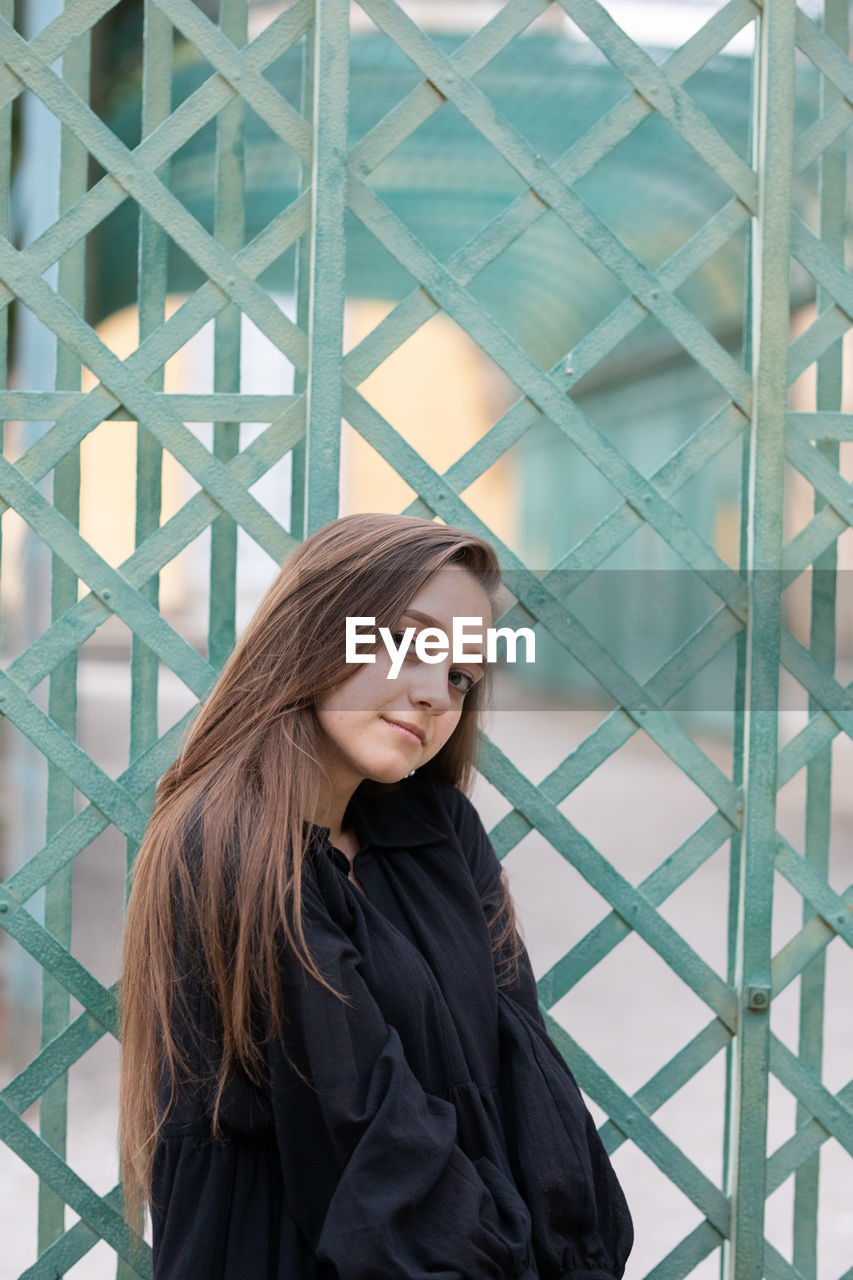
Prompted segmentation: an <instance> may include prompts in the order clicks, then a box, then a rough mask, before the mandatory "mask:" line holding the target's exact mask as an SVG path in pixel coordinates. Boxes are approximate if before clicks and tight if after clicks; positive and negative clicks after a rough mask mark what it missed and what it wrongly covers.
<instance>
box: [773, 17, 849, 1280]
mask: <svg viewBox="0 0 853 1280" xmlns="http://www.w3.org/2000/svg"><path fill="white" fill-rule="evenodd" d="M824 27H825V32H826V37H827V38H828V39H829V40H832V41H833V42H834V43H835V44H836V45H838V46H839V47H840V48H841V49H842V50H844V51H845V53H846V51H847V49H848V47H849V35H850V32H849V13H848V5H847V3H846V0H842V2H841V3H839V0H825V4H824ZM822 43H825V41H824V42H822ZM840 98H841V93H840V90H839V89H838V88H837V87H836V86H835V84H834V83H833V82H832V81H831V80H830V79H829V78H828V77H827V76H824V77H823V78H822V80H821V103H820V107H821V116H826V115H827V114H828V113H829V112H831V111H832V110H833V109H834V108H836V107H839V106H840ZM845 114H847V113H846V112H845ZM819 165H820V167H819V171H818V199H819V204H820V238H821V242H822V244H823V245H824V246H825V248H826V250H828V251H829V252H830V253H831V254H833V255H834V256H835V257H836V258H838V259H839V260H840V261H841V263H842V264H843V262H844V240H845V222H846V219H845V206H846V180H847V173H846V145H845V142H844V141H843V140H842V141H841V143H835V144H834V145H830V146H829V147H827V149H826V150H825V151H824V152H823V153H822V155H821V157H820V161H819ZM812 256H814V255H812ZM825 274H826V273H823V272H821V276H823V278H825ZM836 283H837V280H836V279H835V278H833V279H832V285H833V286H834V285H835V284H836ZM837 301H839V299H836V297H835V296H834V292H830V291H829V290H828V289H827V288H826V286H825V285H824V284H823V283H822V282H820V283H819V284H818V293H817V314H818V315H819V316H820V315H822V314H823V313H824V312H825V311H826V310H827V309H828V308H829V307H831V306H832V305H833V304H834V303H836V302H837ZM842 387H843V352H842V343H841V341H840V340H839V341H837V342H836V343H835V345H834V346H833V347H831V348H830V349H829V350H828V351H827V352H826V353H825V354H824V355H823V356H822V357H821V359H820V360H819V362H818V366H817V388H816V409H817V412H818V413H832V412H838V411H839V410H840V409H841V407H842ZM815 448H816V449H817V450H818V451H819V453H820V454H821V456H822V457H823V458H824V459H825V460H826V461H827V463H828V464H829V465H831V466H833V467H834V468H835V469H836V470H838V468H839V462H840V447H839V444H838V443H837V441H831V440H827V439H824V440H820V441H818V443H817V444H816V445H815ZM826 505H827V502H826V499H825V497H824V496H823V494H822V493H821V492H820V490H819V489H818V488H815V490H814V511H815V515H816V516H818V515H819V514H820V512H821V511H822V510H823V508H824V507H825V506H826ZM837 560H838V555H837V541H833V542H832V543H831V544H830V545H829V546H828V547H827V548H826V549H825V550H824V551H823V552H822V553H821V554H820V555H819V556H817V557H815V560H814V571H813V574H812V602H811V626H810V632H809V635H810V650H811V653H812V655H813V656H814V658H815V660H816V661H817V662H819V663H820V664H821V665H822V666H823V667H825V668H826V670H827V671H828V672H830V673H831V672H833V670H834V667H835V614H836V569H837ZM822 709H823V706H822V700H819V699H817V698H815V697H814V695H813V694H812V693H811V692H810V693H809V714H810V716H812V715H815V714H817V713H818V712H819V711H820V710H822ZM831 814H832V747H831V743H827V745H826V747H825V748H824V749H823V751H821V752H820V754H817V755H814V756H812V757H811V759H810V760H809V762H808V765H807V767H806V830H805V861H806V864H807V865H808V867H809V869H812V870H814V871H815V873H816V874H817V875H818V876H820V877H821V878H822V880H823V881H824V882H825V880H826V878H827V877H828V873H829V838H830V824H831ZM815 905H816V904H815V903H814V902H813V901H810V900H809V898H808V897H806V896H805V895H804V897H803V925H804V926H806V925H808V923H809V921H810V919H812V917H813V915H814V910H813V908H814V907H815ZM847 914H848V913H847V912H846V910H845V911H844V913H843V914H842V913H841V912H838V911H836V913H835V921H834V922H835V923H836V924H838V923H839V922H841V921H844V916H846V915H847ZM851 919H853V917H851ZM825 977H826V952H825V950H824V949H821V950H820V951H819V952H818V954H817V955H816V956H815V957H814V958H813V959H812V960H811V962H810V963H809V964H808V965H807V966H806V968H805V969H804V970H803V972H802V976H801V978H800V1018H799V1046H798V1049H799V1058H800V1063H801V1064H802V1067H803V1068H805V1069H806V1070H809V1069H810V1070H811V1072H813V1073H814V1075H815V1076H817V1077H818V1078H819V1077H820V1074H821V1069H822V1064H823V1031H824V1027H823V1021H824V988H825ZM774 1047H775V1044H774ZM771 1054H772V1051H771ZM777 1056H778V1050H777ZM772 1065H773V1058H772V1056H771V1066H772ZM811 1114H812V1113H811V1109H810V1107H809V1106H808V1105H806V1103H805V1102H804V1101H802V1100H801V1099H800V1097H799V1096H798V1098H797V1114H796V1124H797V1129H798V1130H800V1129H801V1128H802V1126H803V1125H804V1124H806V1123H807V1122H808V1121H809V1120H810V1119H811ZM815 1114H816V1115H817V1114H818V1113H817V1112H815ZM836 1136H837V1134H836ZM819 1204H820V1148H818V1149H817V1150H816V1151H815V1152H814V1154H812V1155H810V1156H809V1157H808V1159H807V1160H805V1161H803V1163H802V1164H800V1165H799V1166H798V1168H797V1171H796V1174H795V1177H794V1223H793V1255H792V1260H793V1264H794V1266H795V1267H796V1268H797V1269H798V1270H799V1271H800V1272H802V1274H803V1276H805V1277H806V1280H817V1260H818V1220H819Z"/></svg>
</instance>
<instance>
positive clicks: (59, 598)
mask: <svg viewBox="0 0 853 1280" xmlns="http://www.w3.org/2000/svg"><path fill="white" fill-rule="evenodd" d="M89 44H90V40H89V33H88V32H86V33H84V34H83V35H81V36H78V38H77V39H76V40H74V41H73V42H72V43H71V44H70V45H69V46H68V48H67V49H66V50H65V53H64V54H63V58H62V74H63V78H64V79H65V81H66V82H67V83H68V85H69V86H70V87H71V88H73V90H74V92H75V93H77V94H79V95H80V97H81V98H83V99H84V100H85V101H88V97H89V65H90V52H89ZM88 159H89V157H88V154H87V152H86V149H85V147H83V146H81V145H80V143H79V142H78V140H77V138H76V137H75V136H74V134H73V133H72V132H71V130H69V129H68V128H63V129H62V133H61V141H60V160H59V211H60V214H61V213H63V212H64V211H65V210H66V209H68V208H70V206H71V205H72V204H73V203H74V202H75V200H77V199H79V197H80V196H81V195H82V193H83V192H84V191H85V190H86V186H87V176H88ZM57 287H58V291H59V293H60V294H61V295H62V297H64V298H66V299H67V300H68V302H69V303H70V304H71V306H73V307H74V308H75V309H76V310H78V311H82V309H83V306H84V300H85V252H84V243H83V242H80V243H78V244H76V245H74V246H73V247H72V248H71V249H70V250H69V251H68V253H66V254H65V256H64V257H63V258H62V259H61V260H60V262H59V273H58V284H57ZM80 370H81V366H80V361H79V359H78V358H77V357H76V355H75V354H74V352H73V351H71V350H69V349H68V348H67V347H66V346H65V345H64V344H63V343H62V342H59V344H58V346H57V353H56V372H55V382H56V389H57V390H58V391H59V390H62V389H64V388H70V389H72V390H74V389H77V388H79V386H80ZM53 505H54V507H55V508H56V510H57V511H58V512H60V513H61V514H62V515H63V516H64V517H65V519H66V520H68V521H69V522H70V523H71V524H72V525H74V526H76V525H77V524H78V522H79V515H80V453H79V449H77V448H75V449H72V450H71V451H70V452H69V453H67V454H66V455H65V457H64V458H62V459H61V460H60V461H59V462H57V464H56V467H55V468H54V473H53ZM50 596H51V598H50V613H51V621H56V619H57V618H59V617H61V616H62V615H63V614H64V613H65V611H66V610H67V609H68V608H70V607H71V605H72V604H74V602H75V601H76V599H77V575H76V574H75V573H74V570H73V569H72V568H71V567H70V566H69V565H68V564H67V563H66V561H65V559H64V558H63V556H62V555H61V554H58V553H57V552H55V551H54V553H53V555H52V557H51V593H50ZM48 715H49V716H50V718H51V719H52V720H53V721H54V723H55V724H56V725H57V726H58V727H59V728H60V729H62V730H63V731H64V732H65V733H67V734H69V735H70V736H71V737H74V736H75V735H76V732H77V656H76V654H74V653H71V654H69V655H68V656H67V657H66V658H64V659H63V661H62V662H61V663H60V664H58V665H57V666H56V667H55V668H54V669H53V671H52V672H51V676H50V689H49V694H48ZM73 815H74V784H73V782H72V781H71V779H70V778H69V777H68V775H67V774H66V773H65V772H64V770H63V769H62V768H61V766H60V765H59V764H58V763H56V762H55V761H54V760H51V761H49V763H48V775H47V837H48V839H50V837H51V836H52V835H54V834H55V833H56V832H57V831H58V830H60V829H61V828H62V827H63V826H64V825H65V824H66V822H68V820H69V819H70V818H72V817H73ZM71 879H72V868H71V866H70V865H69V866H67V867H64V868H63V869H62V871H61V872H60V873H59V874H58V875H56V876H55V877H53V879H51V880H50V881H49V883H48V884H47V885H46V887H45V899H44V922H45V927H46V928H47V929H49V930H50V932H51V933H52V934H53V935H54V937H55V938H57V939H58V941H59V942H61V943H62V944H63V946H65V947H70V945H71V901H72V898H71ZM69 1015H70V1000H69V995H68V992H67V990H66V989H65V987H63V986H62V984H61V983H58V982H57V981H56V980H55V978H54V977H53V976H52V975H51V974H50V973H49V972H48V971H47V970H45V971H43V975H42V1026H41V1043H42V1047H44V1046H45V1045H46V1044H49V1043H50V1041H52V1040H53V1039H54V1038H55V1037H56V1036H57V1035H58V1034H59V1032H60V1031H62V1029H63V1028H64V1027H66V1026H67V1025H68V1020H69ZM67 1126H68V1076H67V1074H64V1075H62V1076H60V1077H58V1079H56V1080H55V1081H53V1082H52V1083H51V1084H50V1085H49V1086H48V1087H47V1088H46V1089H45V1091H44V1094H43V1096H42V1101H41V1105H40V1107H39V1133H40V1135H41V1137H42V1138H43V1139H44V1141H45V1142H47V1143H49V1144H50V1146H51V1147H52V1148H53V1149H54V1151H55V1152H56V1153H57V1155H60V1156H64V1155H65V1147H66V1136H67ZM64 1230H65V1204H64V1202H63V1201H62V1199H61V1197H59V1196H58V1195H57V1194H56V1192H55V1191H54V1190H53V1189H52V1188H51V1187H49V1186H48V1185H47V1184H46V1183H44V1182H42V1181H40V1182H39V1197H38V1250H39V1252H40V1253H41V1252H42V1251H43V1250H44V1249H46V1248H47V1246H48V1245H49V1244H51V1243H52V1241H54V1240H55V1239H57V1238H58V1236H60V1235H61V1234H62V1232H63V1231H64Z"/></svg>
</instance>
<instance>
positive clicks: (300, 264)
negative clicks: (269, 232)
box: [290, 26, 316, 538]
mask: <svg viewBox="0 0 853 1280" xmlns="http://www.w3.org/2000/svg"><path fill="white" fill-rule="evenodd" d="M315 57H316V32H315V29H314V27H313V26H312V27H311V28H310V29H309V30H308V31H306V33H305V38H304V40H303V42H302V65H301V81H300V85H299V105H300V109H301V111H302V114H303V115H304V116H305V119H306V120H307V121H308V122H309V124H311V125H312V137H313V116H314V59H315ZM297 181H298V190H299V194H300V195H301V196H305V194H306V193H307V192H310V190H311V165H310V164H306V163H305V161H304V160H300V162H299V175H298V179H297ZM310 198H311V197H310V195H309V199H310ZM293 296H294V299H295V301H296V323H297V325H298V326H299V329H300V330H301V331H302V332H303V333H306V334H307V333H308V329H309V324H310V314H311V236H310V234H307V233H306V234H304V235H302V236H300V238H299V243H298V245H297V246H296V253H295V254H294V255H293ZM307 387H308V369H307V367H306V368H305V369H294V371H293V390H294V393H295V394H296V395H304V394H305V393H306V391H307ZM307 462H308V442H307V439H306V438H303V439H302V440H300V441H299V443H298V444H297V445H295V446H294V448H293V452H292V453H291V462H290V532H291V533H292V534H294V535H295V536H297V537H299V538H304V537H305V534H306V525H305V498H306V474H307V473H306V466H307Z"/></svg>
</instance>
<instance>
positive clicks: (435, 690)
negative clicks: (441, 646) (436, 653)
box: [409, 662, 450, 714]
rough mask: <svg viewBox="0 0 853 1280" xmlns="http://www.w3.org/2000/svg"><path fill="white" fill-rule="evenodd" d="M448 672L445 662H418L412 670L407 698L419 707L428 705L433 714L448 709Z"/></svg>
mask: <svg viewBox="0 0 853 1280" xmlns="http://www.w3.org/2000/svg"><path fill="white" fill-rule="evenodd" d="M448 676H449V672H448V669H447V663H446V662H438V663H434V664H431V663H428V662H419V663H418V664H417V666H416V667H415V668H414V669H413V670H412V676H411V680H410V681H409V698H410V700H411V701H412V702H416V703H418V704H419V705H421V706H424V705H428V706H429V707H430V709H431V710H432V711H433V712H434V713H435V714H440V713H441V712H443V711H447V710H448V708H449V707H450V689H449V687H448V685H449V679H448Z"/></svg>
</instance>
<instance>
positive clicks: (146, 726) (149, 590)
mask: <svg viewBox="0 0 853 1280" xmlns="http://www.w3.org/2000/svg"><path fill="white" fill-rule="evenodd" d="M143 24H144V25H143V53H142V119H141V133H142V137H143V138H147V137H149V136H150V135H151V134H152V133H153V132H154V130H155V129H156V128H157V127H158V126H159V125H160V124H162V122H163V121H164V120H166V119H167V118H168V116H169V114H170V112H171V107H172V45H173V36H172V27H171V24H170V23H169V21H168V19H167V18H166V17H165V16H164V14H163V13H162V12H161V11H160V9H159V8H158V7H157V5H156V4H154V3H153V0H145V3H144V6H143ZM157 177H158V178H159V180H160V181H161V182H166V183H168V162H166V164H165V165H163V166H161V167H160V169H158V170H157ZM168 260H169V242H168V239H167V237H166V234H165V232H164V231H163V229H162V227H160V226H159V224H158V223H157V222H156V221H155V220H154V219H153V218H152V217H151V215H150V214H149V213H148V212H147V211H146V210H145V209H140V212H139V242H138V258H137V262H138V268H137V295H138V314H139V341H140V342H144V341H145V339H146V338H147V337H148V336H149V335H150V334H152V333H155V332H156V331H157V329H159V327H160V325H161V324H162V323H163V321H164V319H165V316H166V292H167V288H168ZM163 377H164V370H163V367H162V366H161V367H160V368H159V369H157V370H155V372H154V373H153V374H152V375H151V377H150V378H149V379H148V381H149V383H150V385H151V386H152V388H153V389H154V390H156V391H162V390H163V385H164V384H163ZM162 474H163V446H162V443H161V442H160V440H158V439H157V437H156V436H155V435H152V434H151V432H150V431H148V430H147V429H146V427H145V426H144V424H143V423H142V422H137V427H136V494H135V499H136V511H135V520H134V535H133V536H134V546H135V547H136V548H139V547H140V546H141V545H142V544H143V543H144V542H145V540H146V538H148V537H149V536H150V535H151V534H152V533H154V532H155V530H156V529H157V528H158V527H159V524H160V508H161V504H162V489H163V485H162ZM140 594H141V596H142V597H143V599H145V600H147V601H148V602H149V604H151V605H152V606H153V607H154V608H155V609H159V605H160V580H159V576H158V575H157V574H154V575H153V576H152V577H151V578H149V579H148V581H147V582H146V583H145V584H144V585H143V586H142V587H141V589H140ZM159 671H160V659H159V656H158V654H157V653H156V652H155V650H153V649H151V648H149V646H148V645H147V644H146V643H145V640H144V639H143V638H142V636H140V635H139V633H138V632H136V631H133V632H132V633H131V652H130V741H129V756H130V761H131V762H133V761H134V760H136V759H138V758H139V757H140V756H141V755H142V754H143V753H144V752H145V751H146V750H147V748H148V747H150V746H151V744H152V743H153V742H156V740H157V690H158V683H159ZM153 800H154V788H153V786H152V787H149V788H148V789H147V791H145V792H144V793H141V794H140V795H139V802H140V807H141V808H142V809H144V810H145V811H146V812H147V811H148V810H149V809H150V808H151V806H152V804H153ZM138 849H139V842H138V841H137V840H136V839H135V838H134V837H133V836H131V837H130V838H128V840H127V842H126V846H125V862H126V867H127V872H128V875H127V877H126V880H125V884H126V890H125V892H126V894H127V893H128V892H129V890H130V884H131V880H130V874H129V873H130V871H131V869H132V867H133V863H134V860H135V858H136V854H137V851H138ZM134 1225H135V1227H136V1230H137V1231H138V1233H139V1234H140V1235H142V1234H143V1233H144V1230H145V1216H144V1214H142V1215H140V1216H139V1218H138V1219H137V1221H136V1223H135V1224H134ZM136 1274H137V1273H136V1270H135V1268H134V1267H133V1266H131V1264H130V1263H129V1262H128V1261H127V1260H126V1259H124V1258H122V1257H120V1256H119V1257H117V1259H116V1280H132V1277H133V1276H134V1275H136Z"/></svg>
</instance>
